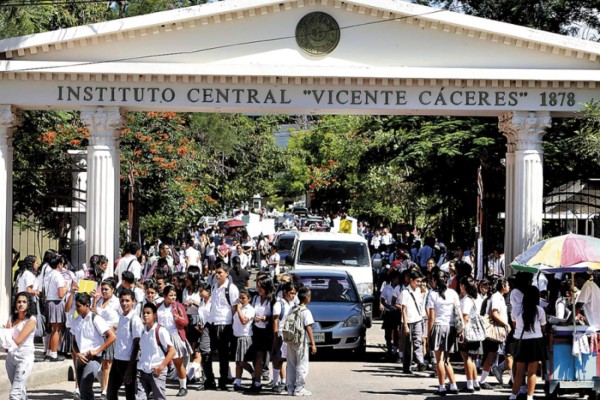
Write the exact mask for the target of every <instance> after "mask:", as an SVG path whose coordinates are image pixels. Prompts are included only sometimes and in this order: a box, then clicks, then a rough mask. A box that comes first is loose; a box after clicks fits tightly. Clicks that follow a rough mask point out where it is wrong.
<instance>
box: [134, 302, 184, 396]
mask: <svg viewBox="0 0 600 400" xmlns="http://www.w3.org/2000/svg"><path fill="white" fill-rule="evenodd" d="M142 321H143V323H144V329H142V335H141V336H140V358H139V359H138V364H137V383H136V386H137V394H136V399H137V400H146V399H147V398H148V395H149V394H150V393H152V395H153V398H154V400H166V399H167V365H169V363H170V362H171V361H172V360H173V357H175V353H176V351H175V347H173V342H172V341H171V335H170V334H169V331H168V330H167V329H165V327H163V326H160V324H158V322H157V321H158V316H157V309H156V306H155V305H154V304H152V303H146V304H144V308H143V310H142Z"/></svg>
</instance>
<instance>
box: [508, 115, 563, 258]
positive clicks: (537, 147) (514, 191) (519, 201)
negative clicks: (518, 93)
mask: <svg viewBox="0 0 600 400" xmlns="http://www.w3.org/2000/svg"><path fill="white" fill-rule="evenodd" d="M551 122H552V118H551V117H550V113H549V112H511V113H508V114H505V115H503V116H501V117H500V124H499V125H500V130H501V131H502V134H504V136H506V138H507V143H508V144H507V154H506V204H507V205H506V222H505V226H506V229H507V230H506V232H505V245H506V244H508V248H505V249H504V251H505V255H506V258H507V260H510V261H512V260H513V259H514V258H515V257H516V256H518V255H519V254H521V253H522V252H523V251H524V250H526V249H527V248H528V247H530V246H531V245H533V244H534V243H536V242H538V241H539V240H541V237H542V217H543V203H544V168H543V161H544V160H543V156H544V152H543V150H542V138H543V137H544V134H545V133H546V130H547V129H548V128H549V127H550V125H551Z"/></svg>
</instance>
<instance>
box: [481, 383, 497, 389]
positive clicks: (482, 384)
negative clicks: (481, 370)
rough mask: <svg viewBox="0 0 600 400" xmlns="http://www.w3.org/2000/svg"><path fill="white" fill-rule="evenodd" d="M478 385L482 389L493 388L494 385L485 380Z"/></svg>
mask: <svg viewBox="0 0 600 400" xmlns="http://www.w3.org/2000/svg"><path fill="white" fill-rule="evenodd" d="M479 387H481V388H482V389H485V390H493V389H494V387H493V386H492V385H490V384H489V383H487V382H483V383H480V384H479Z"/></svg>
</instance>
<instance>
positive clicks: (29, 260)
mask: <svg viewBox="0 0 600 400" xmlns="http://www.w3.org/2000/svg"><path fill="white" fill-rule="evenodd" d="M37 270H38V261H37V257H36V256H27V257H25V258H24V259H23V260H21V261H19V269H18V270H17V293H21V292H27V293H29V294H30V295H32V296H33V297H34V300H35V298H36V297H38V295H39V287H38V280H37Z"/></svg>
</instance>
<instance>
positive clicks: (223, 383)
mask: <svg viewBox="0 0 600 400" xmlns="http://www.w3.org/2000/svg"><path fill="white" fill-rule="evenodd" d="M215 276H216V277H217V278H216V285H214V287H213V289H212V293H211V308H210V315H209V317H208V322H209V323H210V325H209V332H210V346H211V348H212V350H213V352H214V350H217V351H218V352H219V389H221V390H224V391H226V390H227V375H228V372H229V355H230V353H231V350H232V347H233V315H234V314H235V312H236V309H237V304H238V300H239V293H240V292H239V290H238V288H237V286H235V285H234V284H232V283H231V281H230V280H229V279H228V277H229V268H228V267H227V265H226V264H223V263H221V264H218V265H217V268H216V270H215ZM209 368H210V371H205V374H206V376H214V374H213V372H212V365H211V366H210V367H209ZM214 385H215V383H214V382H205V384H204V388H205V389H209V388H212V387H214Z"/></svg>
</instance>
